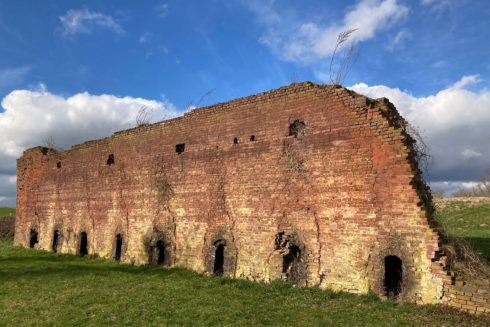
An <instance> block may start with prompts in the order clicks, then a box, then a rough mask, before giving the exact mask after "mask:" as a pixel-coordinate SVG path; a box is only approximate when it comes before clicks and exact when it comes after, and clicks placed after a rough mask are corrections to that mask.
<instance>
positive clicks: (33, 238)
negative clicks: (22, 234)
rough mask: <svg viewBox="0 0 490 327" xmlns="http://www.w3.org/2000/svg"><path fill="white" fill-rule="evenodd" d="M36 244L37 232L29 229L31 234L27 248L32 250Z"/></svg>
mask: <svg viewBox="0 0 490 327" xmlns="http://www.w3.org/2000/svg"><path fill="white" fill-rule="evenodd" d="M37 242H38V240H37V230H35V229H34V228H33V229H31V234H30V238H29V247H30V248H31V249H33V248H34V245H36V244H37Z"/></svg>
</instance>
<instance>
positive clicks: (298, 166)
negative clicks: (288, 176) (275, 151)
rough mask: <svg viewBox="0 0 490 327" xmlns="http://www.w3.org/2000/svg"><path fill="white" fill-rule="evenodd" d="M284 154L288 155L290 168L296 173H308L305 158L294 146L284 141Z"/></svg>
mask: <svg viewBox="0 0 490 327" xmlns="http://www.w3.org/2000/svg"><path fill="white" fill-rule="evenodd" d="M283 154H284V156H285V157H286V160H287V163H288V166H289V169H290V171H291V173H293V174H294V175H301V174H304V173H306V169H305V167H304V158H303V157H302V156H301V155H300V154H299V153H298V151H297V150H296V149H294V148H293V146H292V145H291V144H287V143H284V146H283Z"/></svg>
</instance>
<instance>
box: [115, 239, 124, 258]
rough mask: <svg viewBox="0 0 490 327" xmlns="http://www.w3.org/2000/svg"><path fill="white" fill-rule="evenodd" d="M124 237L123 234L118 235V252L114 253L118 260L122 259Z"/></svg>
mask: <svg viewBox="0 0 490 327" xmlns="http://www.w3.org/2000/svg"><path fill="white" fill-rule="evenodd" d="M122 243H123V238H122V236H121V234H117V235H116V253H115V254H114V259H116V260H117V261H120V260H121V252H122Z"/></svg>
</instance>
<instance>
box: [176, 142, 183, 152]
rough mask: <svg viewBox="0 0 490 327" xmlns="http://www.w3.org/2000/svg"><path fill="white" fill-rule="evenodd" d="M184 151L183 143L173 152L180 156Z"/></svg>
mask: <svg viewBox="0 0 490 327" xmlns="http://www.w3.org/2000/svg"><path fill="white" fill-rule="evenodd" d="M184 150H185V143H180V144H177V145H176V146H175V152H177V153H178V154H181V153H182V152H184Z"/></svg>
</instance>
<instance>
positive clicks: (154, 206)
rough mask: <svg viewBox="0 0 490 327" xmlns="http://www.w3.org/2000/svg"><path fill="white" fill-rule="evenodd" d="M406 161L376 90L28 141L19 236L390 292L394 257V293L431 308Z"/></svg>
mask: <svg viewBox="0 0 490 327" xmlns="http://www.w3.org/2000/svg"><path fill="white" fill-rule="evenodd" d="M179 152H180V153H179ZM111 155H112V156H111ZM413 155H414V154H413V151H412V148H411V139H410V137H408V136H407V135H406V133H405V132H404V129H403V119H402V118H401V117H400V116H399V114H398V112H397V111H396V109H395V108H394V107H393V105H391V104H390V103H389V102H388V101H387V100H386V99H384V98H382V99H378V100H372V99H369V98H366V97H364V96H361V95H358V94H355V93H354V92H351V91H348V90H346V89H344V88H340V87H334V86H325V85H317V84H313V83H309V82H305V83H301V84H292V85H290V86H287V87H283V88H280V89H277V90H272V91H269V92H266V93H261V94H258V95H254V96H250V97H246V98H241V99H236V100H233V101H230V102H227V103H222V104H217V105H214V106H210V107H205V108H199V109H195V110H193V111H191V112H190V113H187V114H185V115H184V116H183V117H179V118H175V119H171V120H167V121H162V122H159V123H156V124H152V125H145V126H140V127H137V128H134V129H130V130H125V131H121V132H117V133H115V134H114V135H113V136H111V137H109V138H105V139H102V140H96V141H90V142H86V143H83V144H80V145H76V146H73V147H72V148H71V149H70V150H67V151H62V152H55V151H52V150H49V149H46V148H41V147H37V148H33V149H29V150H27V151H25V153H24V154H23V156H22V157H21V158H20V159H19V160H18V167H17V174H18V179H17V185H18V186H17V188H18V189H17V220H16V233H15V244H18V245H23V246H26V247H27V246H30V245H33V246H34V247H36V248H39V249H45V250H52V249H53V243H55V244H54V245H55V248H56V250H57V251H58V252H63V253H73V254H75V253H80V251H82V252H83V250H82V249H81V248H82V247H83V244H82V243H84V242H86V245H87V246H86V247H87V252H88V254H89V255H90V254H97V255H99V256H102V257H117V256H118V254H120V256H121V258H120V259H121V262H125V263H134V264H147V263H153V264H161V265H165V266H176V267H185V268H189V269H194V270H196V271H199V272H204V271H208V272H210V273H213V272H214V273H216V274H221V273H223V274H225V275H231V276H235V277H239V278H248V279H252V280H260V281H270V280H274V279H279V278H287V279H290V280H293V281H294V282H296V283H299V284H306V285H320V286H321V287H325V288H326V287H328V288H333V289H338V290H346V291H349V292H353V293H366V292H368V290H369V289H372V290H374V291H375V292H377V293H379V294H384V293H386V292H387V289H388V288H389V285H387V282H386V280H385V273H386V272H385V268H386V269H395V270H397V268H396V265H397V264H399V265H400V268H402V273H401V276H399V277H400V278H401V280H400V281H398V282H396V280H395V283H398V284H397V285H398V286H397V287H398V289H397V291H396V292H395V293H398V292H399V296H400V297H401V298H404V299H409V300H413V301H417V302H424V303H436V302H440V301H441V297H442V295H443V284H444V282H443V275H444V272H443V271H442V270H441V269H439V268H440V267H441V266H443V265H444V262H443V258H441V257H440V253H439V248H438V235H437V233H436V232H434V231H433V229H432V228H431V227H430V225H429V221H430V219H429V218H430V216H431V208H432V205H431V202H430V196H429V195H428V193H427V190H426V186H425V185H424V184H423V182H422V181H421V178H420V174H419V171H418V168H417V164H416V162H415V160H414V158H413ZM55 231H56V233H57V236H56V237H55V236H54V235H55ZM82 233H85V235H86V241H85V240H83V238H82V236H81V235H82ZM34 237H36V239H33V238H34ZM54 238H56V240H54ZM35 241H38V243H37V244H32V243H35ZM387 260H388V261H387ZM390 260H392V261H390ZM393 260H394V261H393ZM390 262H391V263H390ZM390 265H391V266H390ZM390 267H391V268H390ZM393 267H395V268H393ZM434 267H436V268H437V269H439V270H437V269H436V270H434ZM395 275H396V274H395ZM390 278H395V279H396V276H395V277H393V276H392V277H390Z"/></svg>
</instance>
